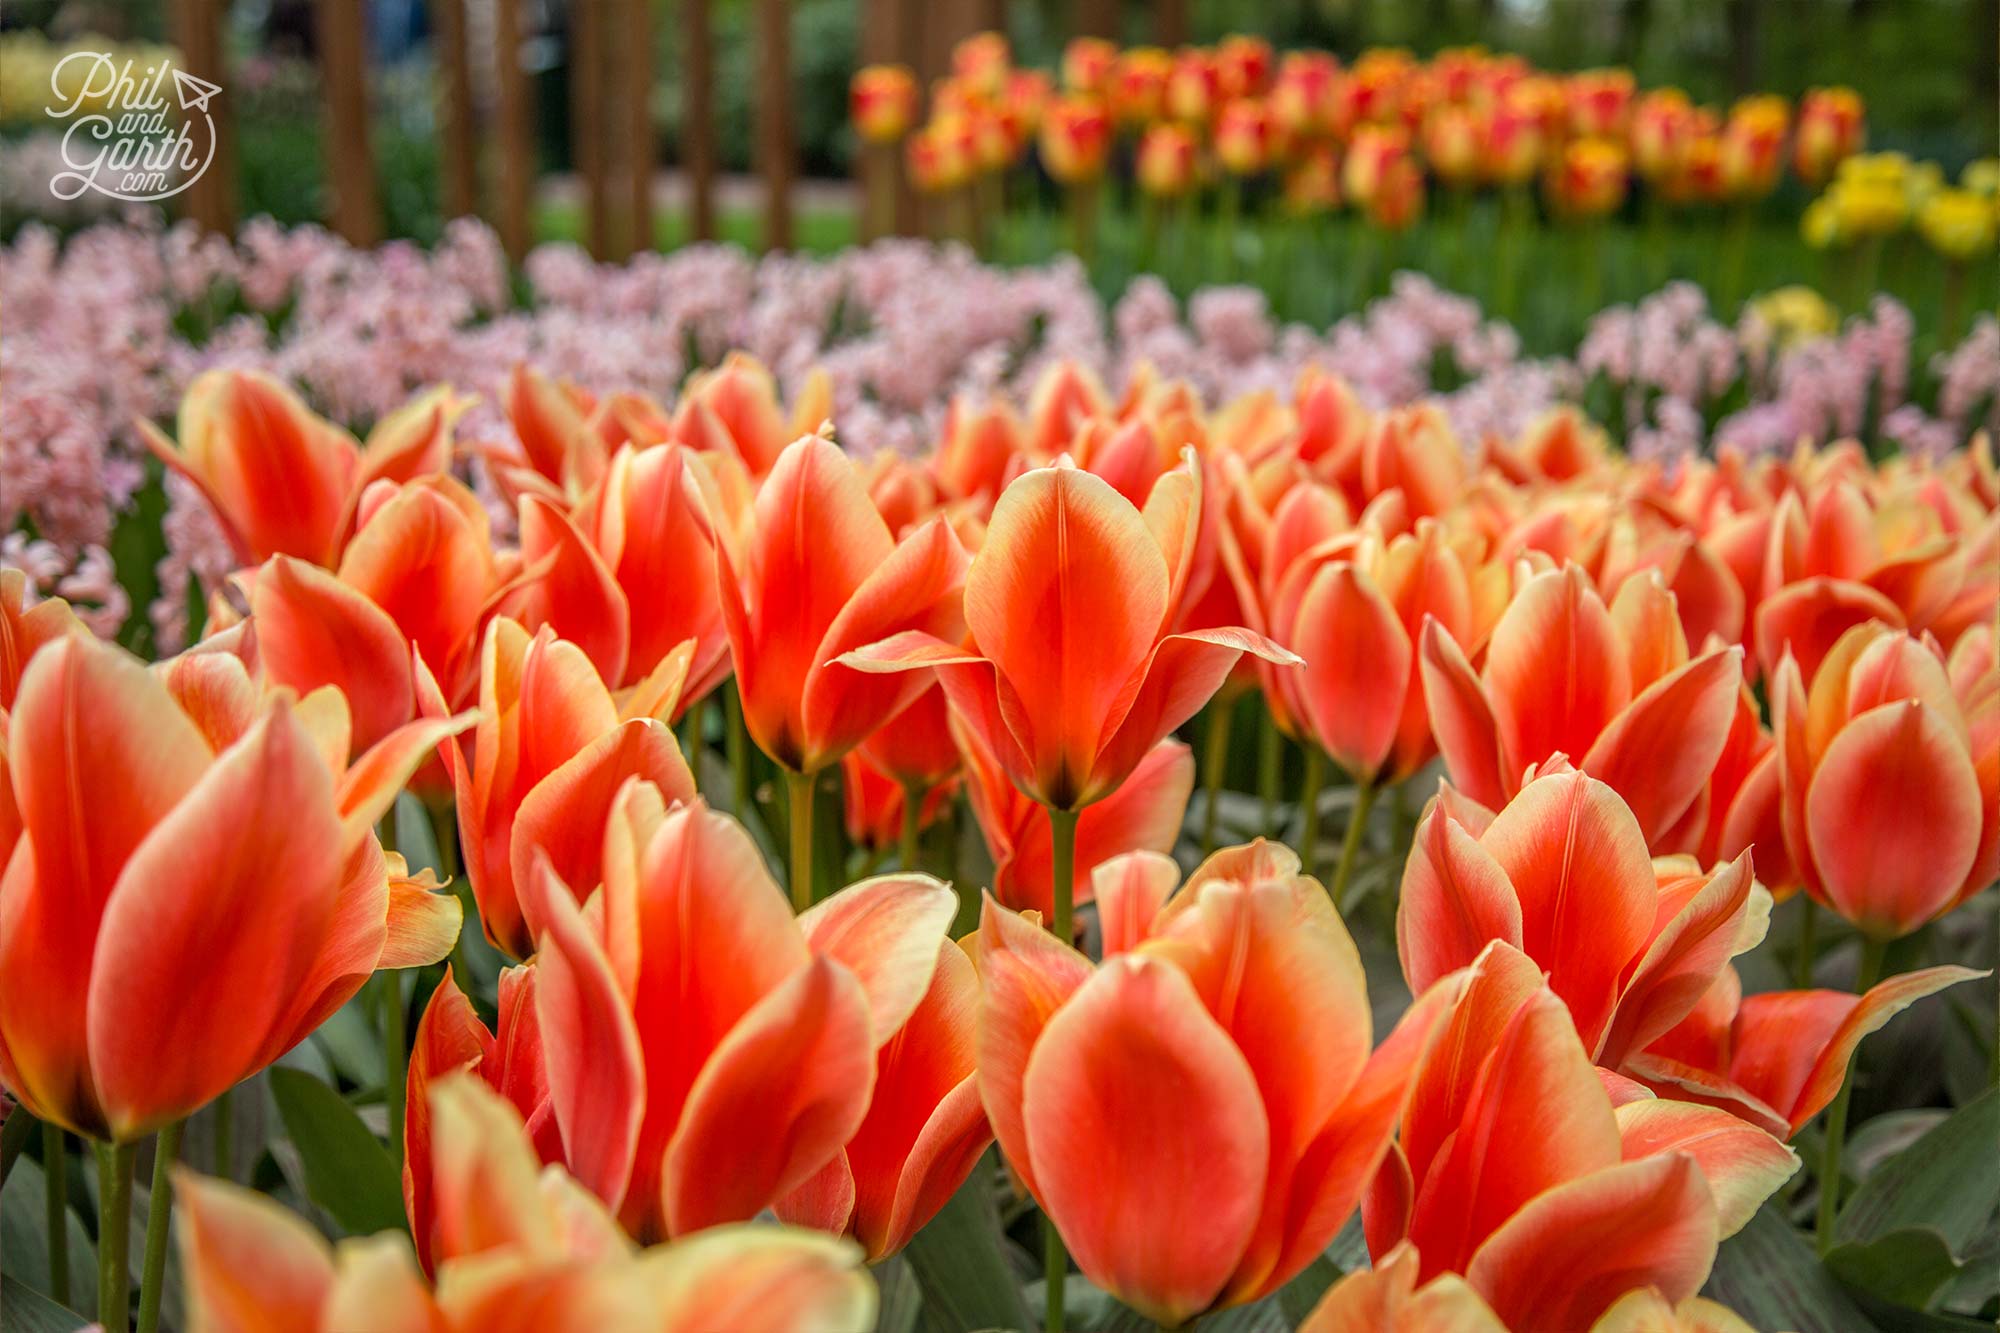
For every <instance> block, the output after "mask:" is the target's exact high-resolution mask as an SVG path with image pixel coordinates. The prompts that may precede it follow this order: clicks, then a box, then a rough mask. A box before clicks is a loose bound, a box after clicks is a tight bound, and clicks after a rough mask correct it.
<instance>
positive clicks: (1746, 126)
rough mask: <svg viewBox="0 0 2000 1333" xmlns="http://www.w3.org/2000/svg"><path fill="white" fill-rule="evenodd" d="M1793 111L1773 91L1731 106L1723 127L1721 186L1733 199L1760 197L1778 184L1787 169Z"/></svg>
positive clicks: (1747, 98)
mask: <svg viewBox="0 0 2000 1333" xmlns="http://www.w3.org/2000/svg"><path fill="white" fill-rule="evenodd" d="M1790 121H1791V111H1790V109H1789V108H1788V107H1787V106H1786V105H1785V99H1784V98H1782V97H1777V96H1774V95H1771V94H1763V95H1760V96H1756V97H1746V98H1744V99H1743V100H1742V101H1740V102H1738V103H1737V104H1736V105H1735V106H1734V107H1732V108H1730V111H1729V119H1728V120H1727V121H1726V122H1724V124H1723V127H1722V141H1721V150H1722V152H1721V169H1722V188H1723V190H1724V192H1725V193H1727V194H1728V195H1729V196H1730V197H1731V198H1736V199H1761V198H1762V197H1764V196H1765V195H1767V194H1769V193H1770V192H1771V191H1772V190H1774V189H1776V188H1777V187H1778V177H1779V175H1780V174H1781V173H1782V172H1783V170H1784V165H1785V159H1784V148H1785V131H1786V129H1787V128H1788V127H1789V125H1790Z"/></svg>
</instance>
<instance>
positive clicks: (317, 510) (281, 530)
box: [136, 370, 470, 565]
mask: <svg viewBox="0 0 2000 1333" xmlns="http://www.w3.org/2000/svg"><path fill="white" fill-rule="evenodd" d="M469 405H470V404H469V402H468V400H466V399H463V398H461V397H459V396H458V395H457V394H455V393H453V392H452V390H451V389H449V388H444V387H440V388H436V389H432V390H431V391H430V392H428V393H425V394H423V395H421V396H419V397H417V398H414V399H412V400H411V401H410V402H409V403H408V404H406V405H405V406H404V407H401V408H399V409H397V410H396V411H394V412H392V413H390V414H389V415H388V416H386V417H384V418H382V420H381V421H380V422H379V423H378V424H377V425H376V427H375V429H374V430H373V431H371V432H370V433H369V436H368V443H367V445H366V446H365V447H364V446H361V445H358V444H356V443H355V440H354V437H353V436H351V435H349V434H348V433H347V432H346V431H344V430H342V429H341V428H340V427H338V426H336V425H334V424H333V423H332V422H330V421H328V420H326V419H325V418H324V417H321V416H318V415H316V414H315V413H313V412H312V411H311V410H310V409H309V408H307V407H306V405H305V404H304V403H303V402H301V401H300V400H299V397H298V395H296V394H295V393H293V392H292V391H291V390H290V389H289V388H287V387H285V386H284V385H283V384H281V383H279V382H278V381H277V380H276V379H273V378H272V377H271V376H269V375H265V374H262V373H259V372H256V371H246V370H210V371H204V372H203V373H202V374H200V375H197V376H195V378H194V380H193V382H192V383H190V384H189V385H188V387H187V392H186V393H185V394H183V395H182V397H181V407H180V419H179V424H178V426H177V427H176V432H177V434H178V435H179V436H180V443H179V444H178V445H177V444H175V442H174V441H172V440H170V439H168V438H167V437H166V436H165V435H164V434H162V433H161V431H160V430H159V428H158V427H156V426H154V425H153V424H152V423H151V422H148V421H143V420H141V421H139V422H137V423H136V424H137V426H138V428H139V434H140V438H141V439H143V440H144V441H145V442H146V447H147V448H148V449H150V450H152V452H153V454H154V456H155V457H157V458H158V459H159V460H160V461H161V462H162V463H164V464H166V465H167V466H168V467H169V468H172V469H173V470H174V471H175V472H178V473H180V474H181V475H182V476H183V477H186V478H187V479H188V480H189V481H190V482H192V483H194V486H195V489H196V490H198V491H200V492H201V496H202V498H203V499H204V500H206V501H207V502H208V505H209V508H210V509H211V510H213V511H214V513H215V518H216V522H217V524H218V525H219V526H220V527H221V528H222V532H223V535H224V536H225V537H226V538H228V540H229V544H230V546H231V547H232V548H233V549H234V550H235V552H236V558H237V559H238V560H239V561H241V562H242V563H243V564H246V565H254V564H257V563H259V562H260V561H263V560H264V559H266V558H268V557H270V556H273V555H291V556H297V557H298V558H299V559H301V560H309V561H311V562H312V563H314V564H317V565H328V564H331V563H333V561H334V559H335V558H336V557H337V556H338V555H339V553H340V544H341V542H342V541H343V540H344V539H345V537H346V535H347V531H348V529H349V528H350V527H351V526H352V524H353V520H354V509H355V506H356V504H357V503H358V502H359V500H360V498H361V493H362V491H363V490H364V489H365V488H366V487H367V485H368V483H370V482H371V481H375V480H378V479H384V480H389V481H408V480H410V479H411V478H413V477H418V476H423V475H424V474H426V473H431V472H438V471H442V470H443V469H444V468H445V466H446V465H447V464H448V463H449V462H450V460H451V432H452V426H453V423H454V422H456V420H457V419H458V417H459V416H460V415H461V414H462V413H463V412H464V411H465V409H466V408H467V407H468V406H469Z"/></svg>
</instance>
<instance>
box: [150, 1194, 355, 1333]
mask: <svg viewBox="0 0 2000 1333" xmlns="http://www.w3.org/2000/svg"><path fill="white" fill-rule="evenodd" d="M173 1181H174V1203H175V1211H176V1212H177V1213H178V1214H179V1219H178V1220H179V1223H180V1225H178V1226H176V1227H175V1228H174V1234H175V1236H176V1237H177V1239H178V1242H179V1245H180V1252H181V1272H182V1274H183V1275H184V1276H185V1279H186V1282H187V1303H188V1320H189V1326H190V1327H192V1328H198V1329H216V1330H225V1329H226V1330H229V1331H230V1333H296V1331H297V1330H299V1329H312V1328H318V1327H319V1316H320V1307H321V1305H322V1303H323V1302H324V1301H325V1300H326V1297H327V1293H328V1291H329V1290H330V1289H331V1288H332V1286H333V1272H334V1270H333V1256H332V1254H331V1253H329V1252H328V1249H327V1244H326V1241H325V1240H323V1239H322V1238H321V1237H320V1234H319V1233H318V1232H317V1231H314V1230H313V1229H312V1227H311V1226H309V1225H308V1224H307V1223H306V1221H305V1219H304V1218H302V1217H299V1216H298V1215H297V1214H296V1213H293V1212H291V1211H289V1210H287V1209H286V1208H284V1207H282V1206H281V1205H280V1204H279V1203H278V1202H277V1201H276V1200H274V1199H271V1198H269V1197H267V1196H265V1195H262V1194H259V1193H257V1192H255V1191H254V1190H247V1189H242V1188H239V1187H238V1186H235V1185H232V1184H230V1183H228V1182H227V1181H221V1180H211V1179H209V1178H207V1177H205V1176H198V1175H196V1174H195V1173H194V1172H192V1171H189V1170H187V1169H186V1168H184V1167H175V1168H173Z"/></svg>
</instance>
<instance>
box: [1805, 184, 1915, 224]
mask: <svg viewBox="0 0 2000 1333" xmlns="http://www.w3.org/2000/svg"><path fill="white" fill-rule="evenodd" d="M1825 198H1826V199H1827V201H1828V202H1829V203H1830V205H1831V207H1832V209H1833V213H1834V217H1835V219H1836V220H1837V221H1836V225H1837V226H1838V228H1839V231H1840V234H1841V235H1843V236H1854V237H1860V236H1887V235H1888V234H1889V233H1891V232H1893V231H1897V230H1899V229H1900V228H1901V227H1902V226H1903V225H1904V224H1905V223H1906V222H1908V221H1909V218H1910V200H1909V195H1908V193H1907V192H1906V190H1905V188H1904V182H1902V181H1899V180H1897V181H1892V180H1886V179H1883V178H1881V177H1877V176H1861V177H1858V178H1853V179H1846V180H1837V181H1835V182H1834V184H1833V188H1832V189H1830V190H1828V191H1827V192H1826V195H1825Z"/></svg>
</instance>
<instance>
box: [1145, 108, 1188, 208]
mask: <svg viewBox="0 0 2000 1333" xmlns="http://www.w3.org/2000/svg"><path fill="white" fill-rule="evenodd" d="M1200 155H1201V145H1200V144H1199V143H1198V142H1197V141H1196V140H1195V137H1194V133H1193V131H1191V130H1189V129H1188V128H1187V127H1186V126H1184V125H1174V124H1167V123H1162V124H1158V125H1149V126H1147V127H1146V133H1145V135H1144V136H1143V137H1142V138H1141V139H1140V140H1139V151H1138V156H1137V158H1136V160H1135V161H1134V163H1133V168H1132V170H1133V174H1134V175H1135V176H1137V178H1138V181H1139V188H1140V189H1141V190H1144V191H1145V192H1146V193H1147V194H1149V195H1152V196H1153V197H1154V198H1156V199H1179V198H1181V197H1183V196H1185V195H1187V194H1189V193H1191V192H1192V191H1193V190H1194V187H1195V183H1196V181H1197V180H1198V179H1199V171H1198V168H1199V166H1200Z"/></svg>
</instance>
